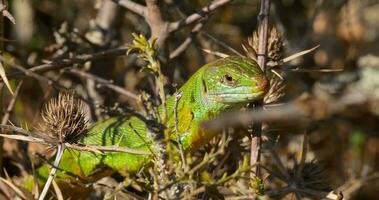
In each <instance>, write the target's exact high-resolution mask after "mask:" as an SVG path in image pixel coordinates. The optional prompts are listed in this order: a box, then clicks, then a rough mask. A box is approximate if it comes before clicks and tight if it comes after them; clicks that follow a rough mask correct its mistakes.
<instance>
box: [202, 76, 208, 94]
mask: <svg viewBox="0 0 379 200" xmlns="http://www.w3.org/2000/svg"><path fill="white" fill-rule="evenodd" d="M202 83H203V91H204V93H207V91H208V90H207V85H206V84H205V81H204V79H203V80H202Z"/></svg>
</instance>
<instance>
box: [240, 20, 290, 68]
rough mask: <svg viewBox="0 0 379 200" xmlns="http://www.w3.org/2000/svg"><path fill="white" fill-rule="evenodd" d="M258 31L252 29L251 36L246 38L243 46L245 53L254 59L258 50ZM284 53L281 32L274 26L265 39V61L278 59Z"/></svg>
mask: <svg viewBox="0 0 379 200" xmlns="http://www.w3.org/2000/svg"><path fill="white" fill-rule="evenodd" d="M258 40H259V35H258V32H256V31H254V33H253V36H252V37H250V38H249V39H248V44H247V45H246V46H244V49H245V51H246V53H247V55H248V56H249V57H250V58H252V59H254V60H256V59H257V52H258ZM283 55H284V43H283V37H282V34H281V33H280V32H279V31H278V30H277V29H276V28H275V26H274V27H272V28H271V30H270V31H269V32H268V39H267V61H268V62H270V61H275V62H276V61H280V60H281V59H282V58H283Z"/></svg>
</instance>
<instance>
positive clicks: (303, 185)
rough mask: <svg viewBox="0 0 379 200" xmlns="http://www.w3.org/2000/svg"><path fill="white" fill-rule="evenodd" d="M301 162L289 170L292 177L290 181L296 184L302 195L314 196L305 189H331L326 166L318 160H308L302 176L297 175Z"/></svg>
mask: <svg viewBox="0 0 379 200" xmlns="http://www.w3.org/2000/svg"><path fill="white" fill-rule="evenodd" d="M299 168H300V166H299V164H297V165H295V166H294V167H293V168H292V169H290V170H289V174H290V176H291V177H292V178H291V180H290V183H288V184H292V185H296V187H297V188H298V189H299V190H297V192H298V193H300V194H301V195H302V196H305V197H312V195H310V194H308V193H306V192H303V191H304V189H312V190H315V191H328V190H330V189H331V186H330V184H329V178H328V176H327V174H326V173H325V170H324V168H323V167H322V166H321V165H320V164H319V163H317V161H316V160H312V161H311V162H306V163H305V164H304V166H303V168H302V170H301V172H300V176H299V177H296V173H297V171H298V170H300V169H299Z"/></svg>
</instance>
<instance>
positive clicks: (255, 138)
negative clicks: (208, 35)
mask: <svg viewBox="0 0 379 200" xmlns="http://www.w3.org/2000/svg"><path fill="white" fill-rule="evenodd" d="M269 12H270V0H262V1H261V8H260V12H259V15H258V24H259V25H258V32H259V38H258V65H259V66H260V67H261V69H262V71H264V72H265V68H266V55H267V35H268V23H269V18H268V17H269ZM262 106H263V101H260V102H257V103H256V104H255V108H257V107H262ZM261 134H262V123H253V133H252V135H251V152H250V165H251V166H253V165H254V164H256V163H259V161H260V157H261V156H260V155H261ZM252 171H253V172H252V173H251V177H252V178H253V177H254V176H255V177H260V169H259V165H256V166H255V167H254V168H253V170H252Z"/></svg>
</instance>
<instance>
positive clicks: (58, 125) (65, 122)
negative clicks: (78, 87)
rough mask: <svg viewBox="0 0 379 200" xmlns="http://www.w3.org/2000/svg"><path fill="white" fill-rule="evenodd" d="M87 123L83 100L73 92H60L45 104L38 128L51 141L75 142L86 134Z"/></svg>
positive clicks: (42, 135) (42, 136) (44, 137)
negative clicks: (72, 93)
mask: <svg viewBox="0 0 379 200" xmlns="http://www.w3.org/2000/svg"><path fill="white" fill-rule="evenodd" d="M87 125H88V118H87V116H86V112H85V109H84V105H83V102H82V101H81V100H79V99H76V98H75V97H74V96H73V95H71V94H67V93H59V95H58V98H53V99H51V100H50V101H49V102H48V103H47V104H46V105H45V108H44V110H43V113H42V121H41V123H40V124H39V128H38V129H39V131H40V134H41V135H40V136H41V138H42V139H44V140H46V141H47V142H49V143H53V144H54V143H65V142H68V143H73V142H76V141H77V140H78V139H79V138H80V137H81V136H82V135H83V134H85V131H86V129H87Z"/></svg>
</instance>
